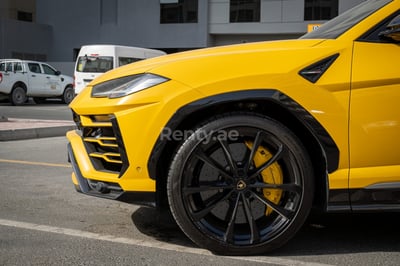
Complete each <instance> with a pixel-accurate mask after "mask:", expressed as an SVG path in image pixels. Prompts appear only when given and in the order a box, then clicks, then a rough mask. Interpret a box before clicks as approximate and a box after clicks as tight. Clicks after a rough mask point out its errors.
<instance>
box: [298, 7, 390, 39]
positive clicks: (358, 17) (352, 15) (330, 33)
mask: <svg viewBox="0 0 400 266" xmlns="http://www.w3.org/2000/svg"><path fill="white" fill-rule="evenodd" d="M392 1H393V0H370V1H365V2H363V3H362V4H360V5H358V6H355V7H353V8H351V9H349V10H347V11H346V12H344V13H343V14H341V15H340V16H338V17H336V18H334V19H332V20H330V21H328V22H327V23H325V24H323V25H322V26H321V27H320V28H318V29H316V30H314V31H311V32H309V33H307V34H305V35H303V36H302V37H300V39H336V38H338V37H339V36H340V35H342V34H343V33H345V32H346V31H348V30H349V29H351V28H352V27H353V26H354V25H356V24H358V23H359V22H360V21H362V20H363V19H365V18H367V17H368V16H369V15H371V14H372V13H374V12H375V11H377V10H379V9H380V8H382V7H383V6H385V5H387V4H388V3H390V2H392Z"/></svg>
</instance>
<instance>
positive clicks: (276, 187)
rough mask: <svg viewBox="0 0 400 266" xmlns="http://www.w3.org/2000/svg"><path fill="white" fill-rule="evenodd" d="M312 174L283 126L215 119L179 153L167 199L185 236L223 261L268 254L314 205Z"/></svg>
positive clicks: (244, 118)
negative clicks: (236, 256) (226, 257)
mask: <svg viewBox="0 0 400 266" xmlns="http://www.w3.org/2000/svg"><path fill="white" fill-rule="evenodd" d="M313 191H314V182H313V170H312V165H311V162H310V159H309V156H308V154H307V151H306V149H305V148H304V146H303V145H302V143H301V142H300V141H299V139H298V138H297V137H296V136H295V135H294V134H293V133H292V132H291V131H290V130H289V129H287V128H286V127H284V126H283V125H282V124H280V123H279V122H277V121H274V120H272V119H269V118H267V117H264V116H258V115H252V114H247V113H245V114H243V113H233V114H229V115H227V116H219V117H214V118H213V119H211V120H210V122H208V123H206V124H205V125H204V126H202V127H200V128H198V129H197V130H196V131H195V132H194V133H193V134H192V135H191V136H190V137H189V138H188V139H187V140H186V141H185V142H184V143H183V144H182V146H181V147H180V148H179V150H178V152H177V153H176V155H175V157H174V160H173V162H172V164H171V167H170V171H169V175H168V181H167V193H168V200H169V204H170V208H171V211H172V214H173V216H174V218H175V220H176V221H177V223H178V225H179V226H180V227H181V229H182V231H183V232H184V233H185V234H186V235H187V236H188V237H189V238H190V239H192V240H193V241H194V242H195V243H196V244H198V245H199V246H200V247H203V248H206V249H209V250H211V251H212V252H214V253H217V254H224V255H251V254H262V253H265V252H268V251H271V250H273V249H276V248H278V247H280V246H282V245H283V244H285V243H286V242H287V241H288V240H289V239H290V238H292V237H293V236H294V235H295V233H296V232H297V231H298V230H299V229H300V228H301V226H302V225H303V223H304V221H305V219H306V218H307V216H308V213H309V211H310V209H311V206H312V200H313Z"/></svg>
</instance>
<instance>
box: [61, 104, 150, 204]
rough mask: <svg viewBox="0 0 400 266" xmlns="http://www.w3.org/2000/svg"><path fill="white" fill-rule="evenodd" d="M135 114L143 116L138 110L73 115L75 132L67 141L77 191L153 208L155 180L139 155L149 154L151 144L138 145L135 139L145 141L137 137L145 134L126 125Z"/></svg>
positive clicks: (69, 134)
mask: <svg viewBox="0 0 400 266" xmlns="http://www.w3.org/2000/svg"><path fill="white" fill-rule="evenodd" d="M150 109H151V108H150ZM143 110H146V112H147V111H149V110H148V109H147V108H143ZM150 111H151V110H150ZM137 115H139V116H142V117H146V116H143V114H142V113H141V111H138V110H131V111H128V112H127V111H124V112H122V113H119V112H115V113H112V114H110V115H77V114H74V120H75V122H76V124H77V127H78V130H73V131H69V132H67V138H68V141H69V143H68V158H69V161H70V163H71V165H72V167H73V173H72V181H73V183H74V185H75V187H76V189H77V191H79V192H81V193H84V194H87V195H91V196H96V197H101V198H107V199H113V200H119V201H123V202H128V203H134V204H139V205H146V206H152V207H153V206H155V205H156V198H155V197H156V193H155V180H153V179H151V178H149V176H148V174H147V169H146V168H145V166H144V163H141V161H144V162H145V161H146V160H145V156H143V154H145V153H146V150H150V151H151V142H149V143H148V144H146V146H145V147H143V146H141V145H139V144H138V143H140V144H143V141H139V142H137V140H138V139H139V140H140V139H145V137H144V136H142V135H141V134H145V133H144V132H143V131H142V130H140V129H141V128H140V127H139V126H137V125H136V126H134V125H132V123H127V121H132V120H133V121H135V118H136V116H137ZM147 117H148V116H147ZM117 118H118V120H120V121H121V126H122V128H121V127H120V125H119V121H117ZM136 121H137V120H136ZM143 124H144V123H140V125H143ZM122 131H124V133H125V137H124V136H123V135H122V134H121V132H122ZM131 138H132V139H133V140H135V141H132V139H131ZM124 139H127V140H126V142H127V143H124ZM125 144H127V145H128V147H129V152H130V153H129V154H128V153H127V151H126V149H125ZM147 145H148V146H149V147H148V148H146V147H147ZM150 151H149V152H150ZM128 158H129V159H130V160H129V159H128Z"/></svg>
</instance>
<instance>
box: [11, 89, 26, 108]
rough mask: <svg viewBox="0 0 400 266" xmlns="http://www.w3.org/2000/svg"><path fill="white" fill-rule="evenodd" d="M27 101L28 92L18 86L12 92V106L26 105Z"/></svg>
mask: <svg viewBox="0 0 400 266" xmlns="http://www.w3.org/2000/svg"><path fill="white" fill-rule="evenodd" d="M26 101H27V97H26V91H25V89H24V88H23V87H22V86H20V85H16V86H14V88H13V89H12V91H11V94H10V102H11V104H12V105H24V104H25V102H26Z"/></svg>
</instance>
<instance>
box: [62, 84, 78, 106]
mask: <svg viewBox="0 0 400 266" xmlns="http://www.w3.org/2000/svg"><path fill="white" fill-rule="evenodd" d="M74 97H75V91H74V89H73V88H72V87H66V88H65V90H64V93H63V95H62V97H61V100H62V102H63V103H65V104H69V103H71V102H72V100H73V99H74Z"/></svg>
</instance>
